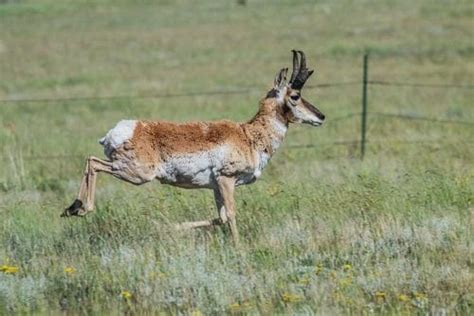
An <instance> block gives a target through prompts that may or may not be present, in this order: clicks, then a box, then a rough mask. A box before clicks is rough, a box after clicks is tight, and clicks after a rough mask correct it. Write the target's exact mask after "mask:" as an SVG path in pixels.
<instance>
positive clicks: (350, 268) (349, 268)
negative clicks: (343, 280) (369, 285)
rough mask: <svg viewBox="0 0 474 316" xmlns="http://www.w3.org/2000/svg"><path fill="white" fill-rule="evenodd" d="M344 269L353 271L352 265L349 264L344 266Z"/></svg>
mask: <svg viewBox="0 0 474 316" xmlns="http://www.w3.org/2000/svg"><path fill="white" fill-rule="evenodd" d="M342 268H343V269H344V271H346V272H347V271H351V270H352V265H350V264H349V263H346V264H345V265H343V266H342Z"/></svg>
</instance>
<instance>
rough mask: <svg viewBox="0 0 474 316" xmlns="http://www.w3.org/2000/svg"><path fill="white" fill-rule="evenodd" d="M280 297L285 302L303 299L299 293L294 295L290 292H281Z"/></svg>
mask: <svg viewBox="0 0 474 316" xmlns="http://www.w3.org/2000/svg"><path fill="white" fill-rule="evenodd" d="M281 299H282V300H283V302H285V303H296V302H301V301H302V300H303V297H302V296H301V295H296V294H292V293H283V295H282V297H281Z"/></svg>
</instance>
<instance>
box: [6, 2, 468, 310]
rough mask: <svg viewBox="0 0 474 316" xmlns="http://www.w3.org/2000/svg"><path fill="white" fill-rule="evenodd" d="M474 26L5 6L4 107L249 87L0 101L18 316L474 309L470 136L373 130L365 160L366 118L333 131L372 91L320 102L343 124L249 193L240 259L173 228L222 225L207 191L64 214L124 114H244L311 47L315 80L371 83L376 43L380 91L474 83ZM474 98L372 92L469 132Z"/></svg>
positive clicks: (216, 11) (309, 135)
mask: <svg viewBox="0 0 474 316" xmlns="http://www.w3.org/2000/svg"><path fill="white" fill-rule="evenodd" d="M473 21H474V20H473V6H472V3H471V2H470V1H448V2H443V3H440V2H438V1H429V0H428V1H417V2H414V1H408V0H406V1H405V0H401V1H388V0H386V1H385V0H384V1H359V2H353V1H325V0H323V1H317V2H314V3H313V2H309V1H272V2H264V1H251V0H250V1H248V4H247V6H245V7H243V6H238V5H237V4H236V2H235V1H228V2H215V1H205V2H204V1H200V2H196V3H194V2H193V3H189V2H188V1H177V2H175V1H159V2H152V1H140V2H137V1H125V0H122V1H107V0H103V1H94V2H93V3H92V2H91V1H61V3H59V2H57V1H52V0H41V1H0V29H1V30H2V31H1V32H0V74H1V80H0V98H1V99H35V98H68V97H85V96H114V95H145V96H146V95H160V94H173V93H181V92H183V93H187V92H199V91H221V90H224V91H225V90H237V89H247V88H251V89H252V90H251V91H250V92H249V93H244V94H232V95H214V96H199V95H195V96H188V97H172V98H145V99H126V98H125V99H111V100H94V99H85V100H77V101H59V102H48V101H44V102H17V103H0V109H1V110H0V111H1V112H0V113H1V115H0V149H1V151H0V159H1V167H0V216H1V218H2V220H1V222H0V223H1V224H0V266H8V267H18V268H19V269H18V271H16V272H15V271H14V270H12V271H11V273H8V271H4V272H0V314H9V313H53V314H55V313H60V312H61V311H62V310H66V311H70V312H72V313H92V314H103V313H106V312H108V313H118V312H132V313H139V314H142V313H151V312H155V313H156V312H158V311H161V312H165V313H170V314H180V313H181V314H193V313H194V315H197V314H199V313H202V314H221V313H236V314H247V313H249V314H268V315H271V314H275V313H285V314H292V313H305V314H310V313H316V314H341V313H343V314H350V313H354V314H368V313H370V312H376V313H386V314H413V313H419V314H426V313H449V314H472V312H473V304H474V296H473V294H472V293H473V292H474V288H473V284H474V276H473V261H472V258H473V256H474V248H473V245H474V238H473V237H474V236H473V233H472V232H473V231H474V230H473V224H474V206H473V196H474V167H473V166H474V159H473V157H474V147H473V146H472V139H473V136H474V127H473V125H459V124H447V123H433V122H424V121H411V120H401V119H395V118H387V117H379V116H375V115H369V119H368V139H369V144H368V148H367V153H366V157H365V159H364V161H360V160H359V159H358V155H359V148H358V146H357V145H355V144H334V143H337V142H341V141H347V140H356V139H358V138H359V134H360V118H359V117H358V116H355V117H351V118H347V119H345V120H335V119H336V118H338V117H342V116H345V115H347V114H350V113H357V112H359V111H360V99H361V86H360V85H353V86H335V87H328V88H320V89H307V90H306V91H304V95H305V97H307V98H308V99H309V100H310V101H312V102H313V103H314V104H316V105H317V106H318V108H320V109H321V110H322V111H323V112H324V113H325V114H326V115H327V116H328V120H327V122H326V124H325V125H323V126H322V127H321V128H318V129H313V128H311V127H309V126H292V127H291V129H290V132H289V134H288V136H287V139H286V141H285V145H284V146H283V148H281V149H280V151H279V152H278V153H277V154H276V156H275V157H274V158H273V159H272V161H271V163H270V164H269V166H268V167H267V169H266V170H265V171H264V173H263V177H262V178H261V179H260V180H259V181H257V183H255V184H253V185H251V186H247V187H241V188H239V189H238V190H237V196H236V197H237V206H238V208H237V212H238V225H239V229H240V233H241V236H242V245H241V248H240V249H236V248H234V247H233V246H232V243H231V242H230V240H229V236H228V232H227V230H226V229H215V230H211V231H206V230H197V231H193V232H188V233H176V232H174V231H173V230H172V229H171V226H170V224H173V223H178V222H180V221H188V220H192V219H196V220H199V219H207V218H211V217H214V215H215V210H214V202H213V199H212V194H211V192H208V191H197V190H182V189H177V188H172V187H169V186H164V185H159V184H158V182H156V183H151V184H147V185H144V186H141V187H134V186H131V185H128V184H126V183H122V182H119V181H117V180H116V179H112V178H109V177H107V176H106V175H101V176H99V181H98V189H97V211H96V212H95V213H92V214H90V215H88V216H87V217H86V218H82V219H79V218H73V219H67V220H65V219H61V218H59V214H60V213H61V211H62V209H63V208H64V207H65V206H67V205H68V204H69V203H70V202H71V201H72V199H73V198H74V196H75V194H76V192H77V190H78V186H79V180H80V176H81V172H82V168H83V164H84V159H85V158H86V157H87V155H89V154H93V155H97V156H102V152H101V147H100V146H99V145H98V144H97V139H98V138H100V137H102V136H103V135H104V134H105V133H106V131H107V130H108V129H109V128H111V127H112V126H113V125H114V124H115V123H116V122H117V121H118V120H120V119H122V118H146V119H166V120H175V121H187V120H215V119H221V118H228V119H232V120H235V121H244V120H247V119H249V118H250V117H251V116H252V115H253V114H254V113H255V112H256V110H257V104H258V100H259V98H260V97H261V96H262V95H264V93H265V92H266V89H267V88H268V87H269V85H270V83H271V82H272V80H273V76H274V74H275V73H276V72H277V70H278V69H280V68H282V67H284V66H289V65H290V62H291V59H290V57H291V54H290V50H291V49H293V48H300V49H303V50H305V52H306V53H307V55H308V59H309V61H308V62H309V65H310V66H314V67H315V68H316V74H315V75H314V76H313V77H312V78H311V82H310V83H309V84H318V83H326V82H349V81H351V82H352V81H359V80H360V79H361V77H362V74H361V61H362V53H363V52H364V51H366V50H369V51H370V52H371V57H370V65H369V67H370V68H369V74H370V79H372V80H385V81H396V82H409V83H411V82H413V83H449V84H461V85H469V84H470V85H472V84H473V83H474V79H473V78H474V46H473V41H472V38H473V31H472V30H473V29H474V22H473ZM473 100H474V92H473V90H472V89H454V88H453V89H441V88H423V89H422V88H417V87H396V86H390V87H386V86H371V87H370V88H369V112H387V113H399V114H409V115H414V116H426V117H431V118H435V119H444V120H462V121H470V122H473V121H474V108H473V106H472V105H473V104H472V101H473ZM406 141H410V142H412V143H407V142H406ZM422 141H428V142H422ZM308 144H312V145H314V147H301V146H300V147H298V146H299V145H308ZM40 156H46V157H48V156H67V157H66V158H63V159H57V158H51V159H47V158H42V159H36V158H38V157H40ZM66 268H73V269H74V270H73V272H65V269H66ZM68 271H71V270H68ZM123 292H127V293H130V296H127V295H126V294H125V295H124V294H123ZM124 296H127V297H128V298H125V297H124Z"/></svg>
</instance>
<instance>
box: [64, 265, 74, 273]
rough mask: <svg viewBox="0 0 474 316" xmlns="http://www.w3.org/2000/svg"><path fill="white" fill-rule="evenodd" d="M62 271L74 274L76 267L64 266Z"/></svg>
mask: <svg viewBox="0 0 474 316" xmlns="http://www.w3.org/2000/svg"><path fill="white" fill-rule="evenodd" d="M64 272H66V273H67V274H74V273H76V269H75V268H74V267H66V268H64Z"/></svg>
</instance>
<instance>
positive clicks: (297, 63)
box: [289, 50, 314, 90]
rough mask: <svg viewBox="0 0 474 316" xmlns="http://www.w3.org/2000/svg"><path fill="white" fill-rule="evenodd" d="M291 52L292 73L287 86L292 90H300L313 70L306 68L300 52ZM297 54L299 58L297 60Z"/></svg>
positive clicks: (304, 58)
mask: <svg viewBox="0 0 474 316" xmlns="http://www.w3.org/2000/svg"><path fill="white" fill-rule="evenodd" d="M292 52H293V73H292V74H291V79H290V82H289V85H290V87H291V88H292V89H295V90H301V89H302V88H303V86H304V84H305V82H306V80H308V78H309V77H310V76H311V75H312V74H313V72H314V70H309V69H308V68H306V56H305V54H304V53H303V52H302V51H300V50H292ZM298 54H299V55H300V58H298Z"/></svg>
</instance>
